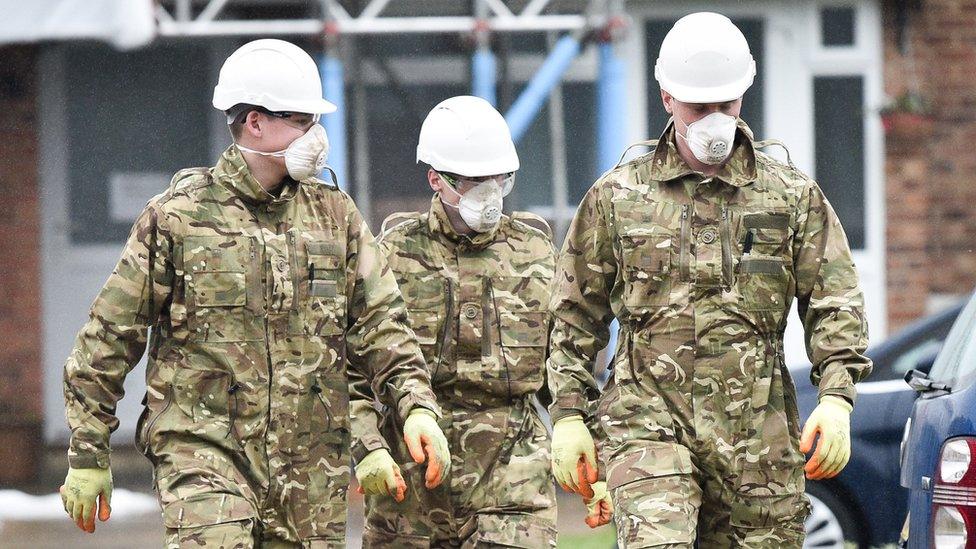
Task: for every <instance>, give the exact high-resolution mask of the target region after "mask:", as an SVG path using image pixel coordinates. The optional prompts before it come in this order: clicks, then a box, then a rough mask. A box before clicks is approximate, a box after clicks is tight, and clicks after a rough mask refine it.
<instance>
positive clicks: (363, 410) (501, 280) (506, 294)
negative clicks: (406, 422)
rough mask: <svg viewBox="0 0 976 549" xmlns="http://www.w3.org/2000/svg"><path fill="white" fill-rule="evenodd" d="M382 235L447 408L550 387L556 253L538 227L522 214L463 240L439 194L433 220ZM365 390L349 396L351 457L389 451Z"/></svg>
mask: <svg viewBox="0 0 976 549" xmlns="http://www.w3.org/2000/svg"><path fill="white" fill-rule="evenodd" d="M381 233H382V234H381V235H380V237H379V241H380V246H381V247H382V248H383V250H384V251H385V252H386V254H387V258H388V260H389V262H390V268H391V269H392V270H393V272H394V273H395V274H396V278H397V282H398V283H399V285H400V290H401V291H402V292H403V298H404V299H405V300H406V303H407V314H408V315H409V317H410V325H411V327H412V328H413V330H414V332H415V333H416V334H417V340H418V341H419V342H420V347H421V349H422V350H423V353H424V357H425V358H426V359H427V364H428V366H429V368H430V371H431V377H432V379H433V383H434V391H435V393H436V394H437V397H438V399H439V401H440V402H441V404H442V405H443V406H445V407H446V408H447V407H452V408H453V407H462V408H467V409H470V410H478V409H490V408H492V407H498V406H507V405H509V404H511V403H513V402H514V401H516V400H519V399H522V398H523V397H525V396H527V395H532V394H535V393H536V392H537V391H539V390H540V389H542V388H543V387H545V383H544V377H545V360H546V353H547V350H548V341H549V330H550V322H549V313H548V312H547V310H546V307H547V305H548V302H549V286H550V282H551V280H552V274H553V269H554V268H555V248H554V247H553V244H552V236H551V234H550V232H549V226H548V224H546V222H545V221H544V220H543V219H542V218H540V217H538V216H535V215H533V214H529V213H525V212H516V213H513V214H512V217H509V216H503V217H502V220H501V221H500V222H499V224H498V226H497V227H496V228H495V229H494V230H492V231H490V232H485V233H479V234H476V235H474V236H473V237H467V236H462V235H458V234H457V233H456V232H455V231H454V229H453V227H452V226H451V222H450V220H449V219H448V218H447V213H446V212H445V211H444V206H443V205H442V203H441V200H440V197H439V196H438V195H435V196H434V197H433V199H432V200H431V207H430V210H429V211H428V212H426V213H400V214H394V215H392V216H390V217H389V218H387V219H386V221H385V222H384V223H383V230H382V231H381ZM363 381H364V380H360V381H359V383H357V384H355V385H354V386H353V389H352V393H351V399H352V401H351V403H350V407H351V409H352V411H353V425H352V429H353V441H354V451H353V453H354V455H365V454H366V453H368V452H369V451H371V450H374V449H376V448H379V447H385V446H386V445H385V442H384V441H383V440H382V437H380V436H379V430H378V429H377V420H378V417H377V415H376V414H375V411H374V410H373V409H372V404H371V403H372V401H373V399H372V395H371V394H370V393H369V390H368V389H369V387H368V385H366V384H364V383H363ZM540 397H541V398H542V399H543V400H548V398H547V395H546V394H542V395H540Z"/></svg>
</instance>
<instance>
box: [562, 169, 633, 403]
mask: <svg viewBox="0 0 976 549" xmlns="http://www.w3.org/2000/svg"><path fill="white" fill-rule="evenodd" d="M600 188H601V186H600V185H594V186H593V187H592V188H591V189H590V191H589V192H588V193H587V194H586V196H585V197H584V198H583V202H582V203H581V204H580V206H579V209H578V210H577V211H576V217H575V218H574V219H573V223H572V225H571V226H570V228H569V232H568V233H567V235H566V240H565V242H564V243H563V249H562V251H561V252H560V254H559V260H558V263H557V266H556V277H555V280H554V281H553V292H552V299H551V301H550V305H549V310H550V312H551V313H552V316H553V319H552V320H553V331H552V337H551V340H550V346H549V360H548V362H547V373H548V383H549V390H550V392H551V393H552V398H553V401H554V402H553V404H552V406H551V408H550V413H551V415H552V420H553V422H556V421H558V420H560V419H562V418H565V417H570V416H573V415H580V416H583V417H590V416H591V415H592V405H593V403H594V402H595V401H596V399H597V398H598V397H599V390H598V389H597V384H596V380H595V379H594V378H593V370H594V364H595V360H596V355H597V353H598V352H599V351H600V349H602V348H603V347H605V346H606V345H607V342H608V341H609V337H610V332H609V329H608V325H609V324H610V322H611V320H612V319H613V313H612V312H611V309H610V289H611V288H612V287H613V281H614V279H615V277H616V273H617V266H616V259H615V257H614V254H613V248H612V241H611V237H610V233H609V230H608V225H609V219H608V216H607V213H606V212H605V211H604V206H603V204H602V203H601V201H600V191H599V189H600Z"/></svg>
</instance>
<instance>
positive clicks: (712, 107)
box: [661, 90, 742, 134]
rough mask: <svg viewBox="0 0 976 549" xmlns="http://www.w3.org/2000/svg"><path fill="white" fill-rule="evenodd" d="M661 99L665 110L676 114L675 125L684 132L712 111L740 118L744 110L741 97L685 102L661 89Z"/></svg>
mask: <svg viewBox="0 0 976 549" xmlns="http://www.w3.org/2000/svg"><path fill="white" fill-rule="evenodd" d="M661 101H662V102H663V103H664V110H665V111H667V113H668V114H670V115H672V116H674V124H675V127H676V128H677V129H678V131H679V132H680V133H682V134H684V133H686V132H687V130H688V125H689V124H693V123H695V122H697V121H699V120H701V119H702V118H705V117H706V116H708V115H710V114H712V113H715V112H720V113H722V114H726V115H729V116H732V117H735V118H738V117H739V113H740V112H741V111H742V98H741V97H740V98H739V99H736V100H735V101H726V102H725V103H684V102H681V101H678V100H677V99H675V98H674V97H673V96H672V95H671V94H669V93H668V92H666V91H664V90H661Z"/></svg>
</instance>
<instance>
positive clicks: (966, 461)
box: [931, 437, 976, 549]
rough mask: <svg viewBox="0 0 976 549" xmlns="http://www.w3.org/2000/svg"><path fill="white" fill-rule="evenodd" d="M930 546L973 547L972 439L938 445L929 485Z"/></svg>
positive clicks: (975, 442) (975, 483)
mask: <svg viewBox="0 0 976 549" xmlns="http://www.w3.org/2000/svg"><path fill="white" fill-rule="evenodd" d="M931 531H932V540H931V541H932V547H935V548H936V549H976V438H972V437H962V438H954V439H952V440H950V441H948V442H946V443H945V444H943V445H942V452H941V454H940V456H939V466H938V468H937V469H936V471H935V486H934V487H933V488H932V528H931Z"/></svg>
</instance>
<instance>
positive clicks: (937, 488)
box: [901, 293, 976, 549]
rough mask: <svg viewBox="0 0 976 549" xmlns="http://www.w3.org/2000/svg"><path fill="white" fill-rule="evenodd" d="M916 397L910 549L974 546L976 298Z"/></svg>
mask: <svg viewBox="0 0 976 549" xmlns="http://www.w3.org/2000/svg"><path fill="white" fill-rule="evenodd" d="M905 379H906V381H908V383H909V384H910V385H911V387H912V388H913V389H914V390H915V391H917V392H918V399H917V400H916V401H915V403H914V406H913V408H912V413H911V416H910V418H909V420H908V423H907V424H906V427H905V437H904V451H903V462H902V468H901V485H902V486H904V487H905V488H907V489H908V493H909V497H908V517H909V518H908V534H907V542H908V547H912V548H915V547H935V548H939V549H941V548H953V549H955V548H958V549H963V548H972V547H976V459H974V457H976V388H974V385H976V293H973V295H972V297H971V299H970V300H969V303H968V305H966V307H965V309H964V310H963V311H962V313H961V314H960V315H959V318H958V319H957V320H956V322H955V324H954V325H953V327H952V331H951V332H950V333H949V337H948V338H947V339H946V342H945V346H944V347H943V349H942V351H941V352H940V353H939V356H938V358H936V360H935V363H934V364H933V366H932V368H931V370H930V371H929V372H925V371H911V372H909V373H908V374H907V375H906V378H905Z"/></svg>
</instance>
